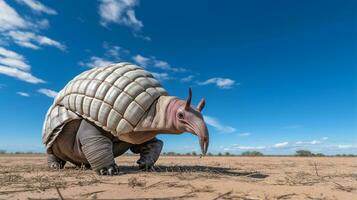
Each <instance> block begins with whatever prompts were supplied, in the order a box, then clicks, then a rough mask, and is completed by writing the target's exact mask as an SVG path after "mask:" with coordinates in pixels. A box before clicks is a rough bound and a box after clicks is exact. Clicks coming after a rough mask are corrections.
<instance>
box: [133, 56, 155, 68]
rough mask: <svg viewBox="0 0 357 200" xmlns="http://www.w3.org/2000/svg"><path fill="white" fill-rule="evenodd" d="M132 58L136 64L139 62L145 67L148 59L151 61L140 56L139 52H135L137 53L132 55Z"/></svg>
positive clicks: (148, 61)
mask: <svg viewBox="0 0 357 200" xmlns="http://www.w3.org/2000/svg"><path fill="white" fill-rule="evenodd" d="M133 60H134V61H135V62H136V63H137V64H139V65H140V66H141V67H147V66H148V64H149V63H150V61H151V60H150V58H148V57H144V56H142V55H140V54H137V55H135V56H133Z"/></svg>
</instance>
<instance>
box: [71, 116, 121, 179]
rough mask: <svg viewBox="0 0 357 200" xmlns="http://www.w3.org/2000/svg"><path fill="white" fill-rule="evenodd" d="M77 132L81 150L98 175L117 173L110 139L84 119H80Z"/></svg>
mask: <svg viewBox="0 0 357 200" xmlns="http://www.w3.org/2000/svg"><path fill="white" fill-rule="evenodd" d="M77 134H78V138H79V141H80V143H81V145H82V146H81V148H82V152H83V154H84V156H85V157H86V159H87V160H88V162H89V164H90V165H91V167H92V169H93V170H95V171H96V172H97V173H98V174H100V175H118V174H119V168H118V166H117V165H116V164H115V161H114V155H113V142H112V141H111V139H109V138H108V137H106V136H105V135H103V134H102V133H101V131H100V130H98V129H97V128H96V127H95V126H93V125H92V124H90V123H88V122H87V121H86V120H82V123H81V125H80V127H79V129H78V132H77Z"/></svg>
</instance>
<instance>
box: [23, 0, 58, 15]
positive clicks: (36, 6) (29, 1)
mask: <svg viewBox="0 0 357 200" xmlns="http://www.w3.org/2000/svg"><path fill="white" fill-rule="evenodd" d="M17 2H19V3H22V4H25V5H26V6H28V7H30V8H31V9H32V10H33V11H34V12H37V13H41V12H42V13H46V14H49V15H57V12H56V11H55V10H53V9H52V8H49V7H47V6H45V5H43V4H42V3H41V2H39V1H36V0H17Z"/></svg>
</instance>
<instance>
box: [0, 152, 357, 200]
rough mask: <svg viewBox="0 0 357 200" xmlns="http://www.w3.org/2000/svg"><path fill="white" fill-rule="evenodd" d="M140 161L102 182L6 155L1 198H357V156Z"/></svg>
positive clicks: (40, 160) (36, 158) (39, 159)
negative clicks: (142, 167)
mask: <svg viewBox="0 0 357 200" xmlns="http://www.w3.org/2000/svg"><path fill="white" fill-rule="evenodd" d="M136 159H137V157H136V156H124V157H119V158H118V159H117V163H118V164H119V165H120V168H121V171H122V174H121V175H120V176H115V177H103V176H97V175H96V174H95V173H94V172H92V171H91V170H85V169H77V168H75V167H73V166H71V165H67V166H66V168H65V169H63V170H60V171H52V170H49V169H47V167H46V158H45V156H41V155H1V156H0V199H245V200H259V199H316V200H318V199H344V200H345V199H357V171H356V169H357V158H347V157H346V158H344V157H340V158H336V157H305V158H303V157H224V156H222V157H204V158H199V157H191V156H184V157H170V156H162V157H161V158H160V160H159V162H158V163H157V166H156V167H155V171H154V172H141V171H138V168H137V167H136V166H135V165H134V163H135V161H136Z"/></svg>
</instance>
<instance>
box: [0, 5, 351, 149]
mask: <svg viewBox="0 0 357 200" xmlns="http://www.w3.org/2000/svg"><path fill="white" fill-rule="evenodd" d="M356 35H357V3H356V1H352V0H351V1H348V0H346V1H337V0H334V1H330V0H326V1H307V0H304V1H293V0H292V1H273V0H270V1H265V0H264V1H263V0H261V1H258V0H254V1H228V0H227V1H219V2H218V1H216V2H213V1H212V2H211V1H203V0H197V1H188V0H180V1H164V0H160V1H159V0H158V1H140V2H139V1H137V0H126V1H124V0H123V1H120V0H98V1H86V0H78V1H70V0H62V1H56V0H50V1H38V0H11V1H10V0H6V1H4V0H0V94H1V98H0V110H1V112H0V127H1V129H0V149H5V150H7V151H43V150H44V148H43V146H42V145H41V129H42V124H43V121H44V116H45V113H46V111H47V109H48V107H49V106H50V105H51V104H52V101H53V96H55V95H56V93H57V92H58V91H59V90H61V89H62V88H63V87H64V86H65V84H66V83H67V82H68V81H69V80H71V79H72V78H73V77H74V76H76V75H77V74H79V73H81V72H83V71H85V70H87V69H89V68H90V67H93V66H101V65H105V64H107V63H111V62H120V61H129V62H133V63H137V64H138V65H140V66H143V67H145V68H146V69H147V70H149V71H151V72H152V73H154V75H155V76H156V77H157V78H158V79H159V80H160V81H161V83H162V85H164V87H165V88H166V89H167V90H168V91H169V93H170V95H174V96H179V97H182V98H186V95H187V88H188V87H192V89H193V98H194V103H198V101H199V100H200V99H201V98H202V97H205V98H206V101H207V104H206V108H205V109H204V111H203V113H204V115H205V119H206V121H207V123H208V124H209V131H210V147H209V151H210V152H213V153H217V152H226V151H229V152H231V153H237V154H238V153H240V152H242V151H246V150H259V151H262V152H264V153H267V154H292V153H294V152H295V150H297V149H309V150H312V151H313V152H322V153H326V154H335V153H357V125H356V124H357V97H356V94H357V82H356V78H357V59H356V55H357V54H356V53H357V38H356ZM159 137H160V138H161V139H163V140H164V141H165V147H164V150H165V151H177V152H191V151H197V152H198V151H199V145H198V141H197V138H196V137H195V136H193V135H191V134H182V135H179V136H168V135H160V136H159Z"/></svg>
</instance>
